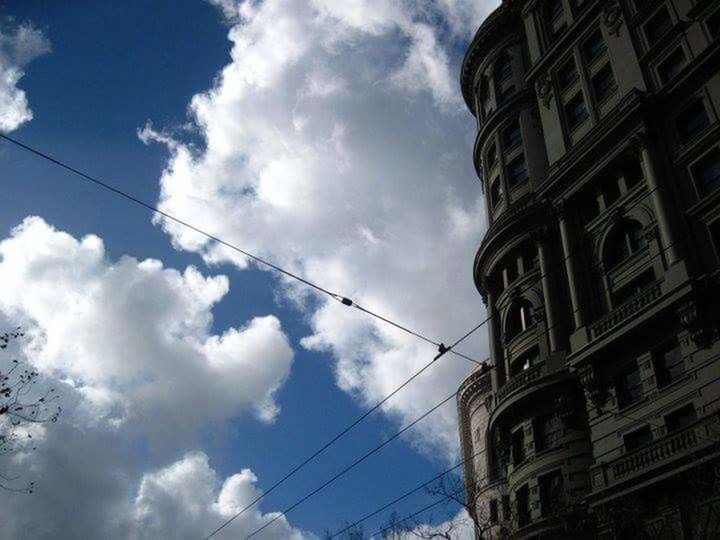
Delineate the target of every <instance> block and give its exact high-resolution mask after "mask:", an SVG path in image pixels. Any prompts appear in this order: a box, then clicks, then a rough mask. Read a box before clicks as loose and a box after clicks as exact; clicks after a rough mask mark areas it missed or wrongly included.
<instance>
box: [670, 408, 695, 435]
mask: <svg viewBox="0 0 720 540" xmlns="http://www.w3.org/2000/svg"><path fill="white" fill-rule="evenodd" d="M696 420H697V414H696V413H695V407H693V405H692V404H688V405H685V406H684V407H682V408H681V409H678V410H677V411H673V412H671V413H670V414H668V415H667V416H666V417H665V425H666V426H667V429H668V431H679V430H681V429H685V428H686V427H689V426H691V425H692V424H694V423H695V421H696Z"/></svg>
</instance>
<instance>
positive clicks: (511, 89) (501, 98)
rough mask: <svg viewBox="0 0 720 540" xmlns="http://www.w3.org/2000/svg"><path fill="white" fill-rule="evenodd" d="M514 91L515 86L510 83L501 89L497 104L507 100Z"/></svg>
mask: <svg viewBox="0 0 720 540" xmlns="http://www.w3.org/2000/svg"><path fill="white" fill-rule="evenodd" d="M514 93H515V86H514V85H510V86H508V87H507V88H505V90H503V91H502V92H501V93H500V95H499V96H498V104H499V105H501V104H503V103H505V102H506V101H507V100H509V99H510V98H511V97H512V95H513V94H514Z"/></svg>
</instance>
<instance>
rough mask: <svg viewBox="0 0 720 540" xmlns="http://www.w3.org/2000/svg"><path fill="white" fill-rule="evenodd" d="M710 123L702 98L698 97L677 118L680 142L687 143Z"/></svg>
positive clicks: (676, 124) (676, 125)
mask: <svg viewBox="0 0 720 540" xmlns="http://www.w3.org/2000/svg"><path fill="white" fill-rule="evenodd" d="M708 125H710V119H709V118H708V115H707V111H706V110H705V105H704V104H703V101H702V99H696V100H695V101H693V102H692V104H691V105H690V106H689V107H687V108H686V109H685V110H684V111H683V112H681V113H680V114H679V115H678V117H677V118H676V119H675V127H676V128H677V132H678V136H679V137H680V142H681V143H683V144H685V143H687V142H689V141H690V140H691V139H692V138H693V137H695V136H696V135H697V134H698V133H700V132H701V131H702V130H703V129H705V128H706V127H707V126H708Z"/></svg>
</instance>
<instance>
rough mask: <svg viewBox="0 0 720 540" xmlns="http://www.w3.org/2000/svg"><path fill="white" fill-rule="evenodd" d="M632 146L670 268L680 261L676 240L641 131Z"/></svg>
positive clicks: (653, 163) (651, 156)
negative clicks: (643, 177)
mask: <svg viewBox="0 0 720 540" xmlns="http://www.w3.org/2000/svg"><path fill="white" fill-rule="evenodd" d="M633 142H634V144H635V146H636V149H637V151H638V156H639V159H640V166H641V167H642V171H643V175H644V176H645V181H646V182H647V187H648V192H649V193H650V200H651V201H652V205H653V210H654V211H655V219H656V220H657V223H658V229H659V231H660V243H661V249H662V251H663V252H664V253H665V259H666V260H667V262H668V266H672V265H673V264H675V263H676V262H677V261H679V260H680V257H679V255H678V250H677V244H676V238H675V237H674V234H673V230H672V226H671V225H670V218H669V215H668V209H667V206H666V205H665V202H664V199H663V197H664V193H663V189H662V186H661V184H660V181H659V178H658V174H657V164H656V163H655V160H654V158H653V155H652V150H651V148H650V143H649V141H648V138H647V134H646V133H645V132H644V131H643V132H640V133H638V134H636V135H635V138H634V141H633Z"/></svg>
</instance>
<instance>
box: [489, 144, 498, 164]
mask: <svg viewBox="0 0 720 540" xmlns="http://www.w3.org/2000/svg"><path fill="white" fill-rule="evenodd" d="M495 163H497V146H495V143H493V144H491V145H490V148H488V152H487V168H488V170H490V169H492V168H493V167H494V166H495Z"/></svg>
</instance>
